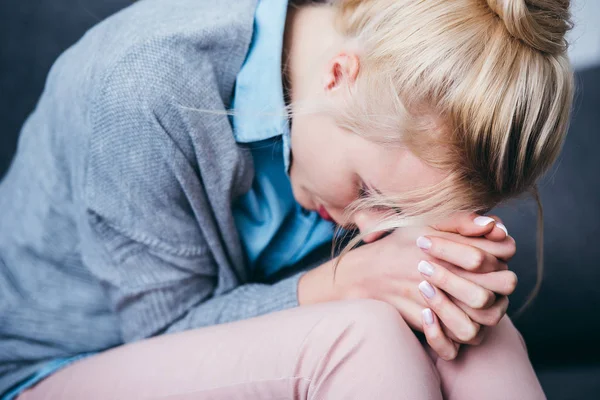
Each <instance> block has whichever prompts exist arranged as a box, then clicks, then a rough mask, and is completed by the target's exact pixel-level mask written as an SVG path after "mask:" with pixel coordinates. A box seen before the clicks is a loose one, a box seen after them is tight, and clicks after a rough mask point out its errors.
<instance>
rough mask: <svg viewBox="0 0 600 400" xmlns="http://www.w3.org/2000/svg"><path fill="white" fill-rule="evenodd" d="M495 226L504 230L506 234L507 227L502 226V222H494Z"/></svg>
mask: <svg viewBox="0 0 600 400" xmlns="http://www.w3.org/2000/svg"><path fill="white" fill-rule="evenodd" d="M496 226H497V227H498V228H500V229H502V230H503V231H504V233H506V236H508V229H506V227H505V226H504V224H501V223H500V222H496Z"/></svg>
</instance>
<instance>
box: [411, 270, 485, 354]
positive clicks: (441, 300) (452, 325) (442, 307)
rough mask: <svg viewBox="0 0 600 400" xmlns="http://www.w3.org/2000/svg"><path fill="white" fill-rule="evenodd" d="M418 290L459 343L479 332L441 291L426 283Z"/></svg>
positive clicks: (466, 340) (476, 325) (420, 285)
mask: <svg viewBox="0 0 600 400" xmlns="http://www.w3.org/2000/svg"><path fill="white" fill-rule="evenodd" d="M419 290H420V291H421V295H422V296H423V298H424V299H425V301H426V302H427V305H428V306H429V308H431V309H432V310H433V312H435V313H436V314H437V316H438V317H439V318H440V319H441V320H442V323H443V324H444V325H445V326H447V327H448V329H450V330H451V331H452V332H453V333H454V335H456V337H457V338H458V339H459V340H460V341H462V342H468V341H470V340H472V339H474V338H475V336H476V335H477V332H478V331H479V324H477V323H474V322H473V321H471V319H470V318H469V317H468V315H467V314H466V313H465V312H464V311H463V310H461V309H460V308H459V307H458V306H457V305H456V304H454V303H453V302H452V301H451V300H450V299H449V298H448V296H446V294H445V293H444V292H443V291H442V290H439V289H437V288H435V287H434V286H432V285H431V284H430V283H429V282H427V281H423V282H421V283H420V284H419Z"/></svg>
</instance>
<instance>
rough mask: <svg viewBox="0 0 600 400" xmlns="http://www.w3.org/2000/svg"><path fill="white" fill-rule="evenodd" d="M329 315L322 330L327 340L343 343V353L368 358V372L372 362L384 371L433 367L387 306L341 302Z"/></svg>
mask: <svg viewBox="0 0 600 400" xmlns="http://www.w3.org/2000/svg"><path fill="white" fill-rule="evenodd" d="M331 314H332V316H331V317H330V318H327V319H326V322H325V324H326V325H327V326H326V328H324V329H325V330H326V331H328V332H329V334H330V337H331V340H332V341H333V342H334V343H346V344H347V346H346V349H347V350H349V349H353V351H354V352H356V353H360V352H364V353H365V354H368V358H369V359H370V360H369V361H370V362H369V363H368V365H369V368H371V367H372V365H373V364H372V361H374V360H375V359H376V360H377V362H378V364H379V365H382V366H383V365H386V366H387V367H396V368H397V367H398V366H399V365H408V364H410V365H412V366H413V367H414V366H415V363H417V364H421V366H422V367H423V368H425V369H429V368H432V367H433V364H432V362H431V359H430V358H429V356H428V355H427V353H426V351H425V349H424V348H423V346H422V345H421V343H420V342H419V341H418V339H417V337H416V336H415V334H414V333H413V331H412V330H411V328H410V327H409V326H408V324H407V323H406V322H405V321H404V319H403V318H402V316H401V315H400V313H399V312H398V310H396V309H395V308H394V307H393V306H391V305H390V304H388V303H385V302H383V301H378V300H372V299H361V300H351V301H343V302H339V303H337V304H336V306H335V309H334V310H331ZM320 339H323V337H322V336H321V337H320ZM327 351H331V348H329V349H327ZM407 363H408V364H407ZM364 367H365V368H366V367H367V364H365V365H364Z"/></svg>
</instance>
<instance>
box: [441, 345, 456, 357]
mask: <svg viewBox="0 0 600 400" xmlns="http://www.w3.org/2000/svg"><path fill="white" fill-rule="evenodd" d="M457 355H458V350H457V349H456V348H455V347H454V346H452V347H451V348H450V349H448V350H446V351H443V352H442V354H440V357H441V358H442V359H443V360H444V361H452V360H454V359H455V358H456V356H457Z"/></svg>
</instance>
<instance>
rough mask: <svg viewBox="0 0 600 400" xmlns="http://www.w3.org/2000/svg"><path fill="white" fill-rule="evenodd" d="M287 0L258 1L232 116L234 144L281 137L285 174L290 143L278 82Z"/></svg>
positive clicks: (287, 167) (239, 74) (288, 127)
mask: <svg viewBox="0 0 600 400" xmlns="http://www.w3.org/2000/svg"><path fill="white" fill-rule="evenodd" d="M287 7H288V2H287V0H259V3H258V6H257V8H256V13H255V17H254V33H253V35H252V41H251V43H250V49H249V51H248V54H247V56H246V60H245V61H244V64H243V65H242V68H241V70H240V72H239V73H238V75H237V79H236V86H235V93H234V98H233V103H232V105H233V109H234V111H235V114H234V116H233V118H232V124H233V132H234V136H235V139H236V141H237V142H238V143H251V142H257V141H261V140H265V139H270V138H274V137H277V136H281V137H282V139H283V158H284V165H285V171H286V173H288V170H289V162H290V153H291V144H290V126H289V121H288V119H287V117H286V113H285V101H284V98H283V86H282V82H281V53H282V49H283V33H284V30H285V21H286V15H287Z"/></svg>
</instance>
